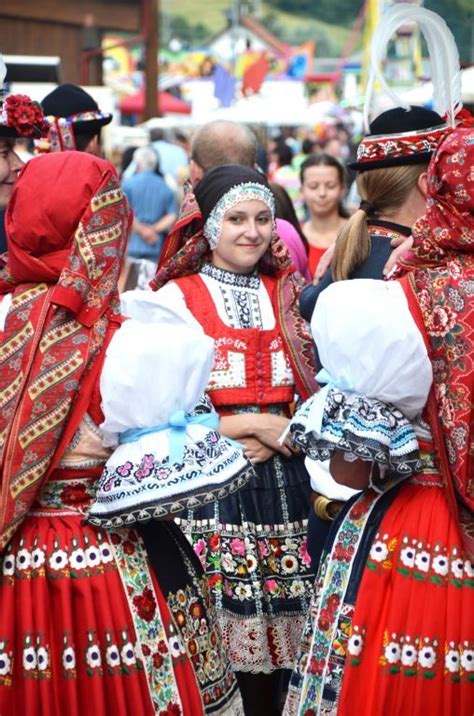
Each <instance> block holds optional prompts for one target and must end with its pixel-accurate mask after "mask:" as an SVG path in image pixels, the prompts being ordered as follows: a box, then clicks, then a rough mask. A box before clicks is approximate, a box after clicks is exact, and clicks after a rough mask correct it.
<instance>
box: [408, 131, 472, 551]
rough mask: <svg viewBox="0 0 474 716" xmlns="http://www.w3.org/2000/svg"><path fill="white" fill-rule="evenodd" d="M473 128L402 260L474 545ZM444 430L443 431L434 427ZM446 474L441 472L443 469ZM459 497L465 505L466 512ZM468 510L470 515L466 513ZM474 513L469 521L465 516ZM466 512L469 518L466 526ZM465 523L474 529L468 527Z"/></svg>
mask: <svg viewBox="0 0 474 716" xmlns="http://www.w3.org/2000/svg"><path fill="white" fill-rule="evenodd" d="M473 213H474V129H468V128H458V129H456V130H454V131H453V132H452V133H451V134H450V135H449V136H448V137H447V138H446V139H445V140H444V141H443V142H442V143H441V144H440V146H439V148H438V150H437V152H436V155H435V156H434V158H433V160H432V162H431V164H430V167H429V170H428V203H427V211H426V214H425V215H424V216H423V217H422V218H421V219H419V220H418V221H417V222H416V224H415V226H414V227H413V238H414V242H413V248H412V250H411V252H410V253H409V254H408V255H407V256H406V257H405V258H404V259H403V261H400V265H401V266H402V268H403V269H405V270H407V271H411V273H409V274H408V276H407V278H406V279H405V281H408V284H409V287H410V290H411V292H412V296H413V297H414V298H415V300H416V303H417V304H418V305H417V307H418V312H419V314H420V315H421V317H422V321H423V324H424V332H425V334H426V336H427V343H428V351H429V354H430V358H431V362H432V365H433V377H434V392H433V393H434V394H433V398H434V401H435V406H436V413H437V415H436V419H437V422H438V426H435V431H436V432H437V433H438V434H439V435H440V440H439V441H437V440H436V436H435V447H436V448H437V450H438V453H439V455H438V457H439V463H440V465H441V469H442V470H443V474H444V478H445V484H446V487H447V489H448V493H449V494H450V496H451V504H452V506H453V508H454V509H455V510H456V513H457V514H458V515H459V518H460V521H461V526H462V527H463V530H464V535H465V537H466V541H467V542H470V543H471V545H470V549H471V550H472V546H473V545H474V542H473V539H474V533H472V534H471V533H470V532H471V529H472V512H473V510H474V409H473V404H474V216H473ZM437 427H438V428H439V429H438V430H437V429H436V428H437ZM443 468H444V469H443ZM456 498H457V499H458V500H459V501H460V504H461V513H460V514H459V510H458V507H457V501H456ZM466 508H467V509H466ZM469 512H470V518H469V515H468V513H469ZM463 513H464V514H467V519H466V520H464V524H463ZM468 522H470V524H471V527H470V528H468V526H467V525H468Z"/></svg>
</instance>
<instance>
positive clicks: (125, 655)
mask: <svg viewBox="0 0 474 716" xmlns="http://www.w3.org/2000/svg"><path fill="white" fill-rule="evenodd" d="M120 656H121V657H122V661H123V663H124V664H125V665H126V666H131V665H132V664H134V663H135V661H136V656H135V649H134V648H133V644H132V643H131V642H129V641H128V642H127V643H126V644H124V645H123V646H122V648H121V650H120Z"/></svg>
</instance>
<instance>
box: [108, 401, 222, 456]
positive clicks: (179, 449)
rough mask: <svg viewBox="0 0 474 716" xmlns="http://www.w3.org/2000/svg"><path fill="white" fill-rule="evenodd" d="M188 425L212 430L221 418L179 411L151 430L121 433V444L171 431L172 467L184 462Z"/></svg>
mask: <svg viewBox="0 0 474 716" xmlns="http://www.w3.org/2000/svg"><path fill="white" fill-rule="evenodd" d="M188 425H203V426H205V427H207V428H211V430H217V428H218V427H219V416H218V415H217V413H214V412H212V413H202V414H201V415H188V414H187V413H185V412H184V410H177V411H176V412H175V413H173V414H172V415H170V419H169V422H167V423H163V424H162V425H154V426H152V427H150V428H130V429H129V430H125V432H123V433H120V435H119V443H120V444H121V445H123V444H124V443H134V442H136V441H137V440H139V439H140V438H141V437H143V436H144V435H150V434H151V433H160V432H161V431H162V430H169V431H170V458H169V461H170V465H174V463H181V462H183V458H184V445H185V443H186V430H187V427H188Z"/></svg>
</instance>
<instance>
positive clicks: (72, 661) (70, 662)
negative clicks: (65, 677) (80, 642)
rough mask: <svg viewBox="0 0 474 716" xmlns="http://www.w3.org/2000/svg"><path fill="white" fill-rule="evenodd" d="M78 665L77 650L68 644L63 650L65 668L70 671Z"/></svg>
mask: <svg viewBox="0 0 474 716" xmlns="http://www.w3.org/2000/svg"><path fill="white" fill-rule="evenodd" d="M75 667H76V652H75V651H74V649H73V647H72V646H67V647H66V648H65V649H64V651H63V669H65V670H66V671H70V670H71V669H74V668H75Z"/></svg>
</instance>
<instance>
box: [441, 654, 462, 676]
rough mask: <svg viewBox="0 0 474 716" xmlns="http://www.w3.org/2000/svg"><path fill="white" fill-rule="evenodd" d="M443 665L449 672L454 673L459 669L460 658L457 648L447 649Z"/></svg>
mask: <svg viewBox="0 0 474 716" xmlns="http://www.w3.org/2000/svg"><path fill="white" fill-rule="evenodd" d="M444 665H445V667H446V668H447V670H448V671H449V672H451V674H455V673H457V672H458V671H459V667H460V658H459V651H457V649H448V651H447V652H446V656H445V658H444Z"/></svg>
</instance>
